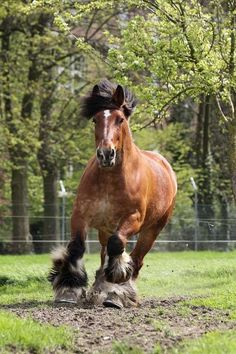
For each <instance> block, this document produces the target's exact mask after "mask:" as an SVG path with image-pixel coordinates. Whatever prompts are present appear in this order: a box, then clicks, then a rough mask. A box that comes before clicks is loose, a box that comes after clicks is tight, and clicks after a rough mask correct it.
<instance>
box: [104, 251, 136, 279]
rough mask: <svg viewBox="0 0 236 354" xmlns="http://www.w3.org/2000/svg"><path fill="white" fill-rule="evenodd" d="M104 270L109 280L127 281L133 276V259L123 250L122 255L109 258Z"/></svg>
mask: <svg viewBox="0 0 236 354" xmlns="http://www.w3.org/2000/svg"><path fill="white" fill-rule="evenodd" d="M104 272H105V277H106V280H107V281H108V282H110V283H117V284H120V283H125V282H127V281H129V280H130V278H131V277H132V274H133V261H132V259H131V257H130V256H129V255H128V254H127V253H126V252H123V253H122V255H120V256H117V257H110V258H109V260H108V264H107V266H106V267H105V269H104Z"/></svg>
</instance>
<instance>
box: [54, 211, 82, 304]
mask: <svg viewBox="0 0 236 354" xmlns="http://www.w3.org/2000/svg"><path fill="white" fill-rule="evenodd" d="M85 237H86V232H85V225H84V223H83V222H82V220H81V219H80V218H79V216H78V215H77V213H73V215H72V219H71V241H70V242H69V244H68V245H67V247H66V248H65V247H59V248H57V249H56V250H55V251H53V252H52V261H53V267H52V269H51V271H50V274H49V280H50V281H51V283H52V285H53V290H54V292H55V301H57V302H71V303H77V302H80V301H82V300H83V299H84V298H85V294H86V293H85V287H86V286H87V282H88V279H87V273H86V271H85V268H84V265H83V260H82V258H83V255H84V252H85Z"/></svg>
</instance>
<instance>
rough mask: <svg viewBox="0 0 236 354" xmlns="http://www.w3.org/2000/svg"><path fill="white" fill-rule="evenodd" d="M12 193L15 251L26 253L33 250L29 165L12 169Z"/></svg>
mask: <svg viewBox="0 0 236 354" xmlns="http://www.w3.org/2000/svg"><path fill="white" fill-rule="evenodd" d="M11 193H12V197H11V199H12V240H13V251H14V253H25V252H28V251H30V250H32V244H31V235H30V232H29V217H28V199H27V165H24V166H22V167H21V168H20V167H18V168H13V169H12V179H11ZM22 241H23V242H22ZM25 241H26V242H25Z"/></svg>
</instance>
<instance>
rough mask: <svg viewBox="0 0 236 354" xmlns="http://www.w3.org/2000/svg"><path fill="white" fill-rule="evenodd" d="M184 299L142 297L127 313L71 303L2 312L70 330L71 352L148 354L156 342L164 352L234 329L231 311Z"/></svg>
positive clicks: (22, 306) (27, 305) (20, 306)
mask: <svg viewBox="0 0 236 354" xmlns="http://www.w3.org/2000/svg"><path fill="white" fill-rule="evenodd" d="M184 300H188V299H187V298H183V297H179V298H169V299H165V300H161V299H153V298H146V299H143V301H142V302H141V304H140V306H139V307H137V308H131V309H122V310H118V309H113V308H104V307H98V306H96V307H94V306H89V305H83V306H81V307H78V306H75V305H69V304H65V305H64V304H63V305H62V304H60V305H56V304H52V303H45V302H44V303H36V302H30V303H23V304H15V305H8V306H6V309H8V310H9V311H11V312H13V313H15V314H17V315H18V316H20V317H29V316H30V317H31V318H33V319H34V320H36V321H38V322H40V323H50V324H52V325H54V326H60V325H68V326H72V327H73V328H74V332H75V343H76V345H75V350H74V353H111V352H112V347H113V344H114V342H115V341H117V342H125V343H126V344H128V345H129V346H130V348H132V347H140V348H142V350H143V352H144V353H151V352H152V351H153V350H154V348H155V346H156V345H157V343H159V345H160V346H161V347H162V349H163V351H164V352H166V353H168V352H169V351H170V350H171V348H173V347H175V346H177V345H178V344H180V343H181V341H183V340H184V339H190V338H197V337H199V336H201V335H203V334H204V333H207V332H209V331H212V330H226V329H231V328H236V321H231V320H229V312H227V311H223V310H216V309H214V310H213V309H210V308H206V307H198V306H191V305H184V306H183V301H184Z"/></svg>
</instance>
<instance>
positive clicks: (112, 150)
mask: <svg viewBox="0 0 236 354" xmlns="http://www.w3.org/2000/svg"><path fill="white" fill-rule="evenodd" d="M114 156H115V149H111V154H110V157H111V158H113V157H114Z"/></svg>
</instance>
